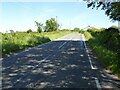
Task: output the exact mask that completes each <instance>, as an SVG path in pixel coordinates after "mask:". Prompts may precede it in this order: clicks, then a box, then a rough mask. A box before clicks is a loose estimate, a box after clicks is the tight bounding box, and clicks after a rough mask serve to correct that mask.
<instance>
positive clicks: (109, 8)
mask: <svg viewBox="0 0 120 90" xmlns="http://www.w3.org/2000/svg"><path fill="white" fill-rule="evenodd" d="M84 1H87V3H88V4H87V6H88V8H89V7H92V9H93V8H95V7H96V8H97V9H98V8H99V7H101V9H102V10H105V14H106V15H107V16H109V18H110V19H112V20H117V21H120V1H118V2H114V0H112V1H111V2H108V1H107V0H104V2H103V1H99V0H92V1H91V2H90V0H84Z"/></svg>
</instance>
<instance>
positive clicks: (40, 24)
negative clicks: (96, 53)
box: [35, 21, 43, 33]
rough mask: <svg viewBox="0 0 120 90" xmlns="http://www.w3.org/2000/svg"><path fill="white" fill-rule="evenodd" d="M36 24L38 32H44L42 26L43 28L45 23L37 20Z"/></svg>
mask: <svg viewBox="0 0 120 90" xmlns="http://www.w3.org/2000/svg"><path fill="white" fill-rule="evenodd" d="M35 23H36V26H37V32H38V33H41V32H42V28H43V24H42V23H39V22H36V21H35Z"/></svg>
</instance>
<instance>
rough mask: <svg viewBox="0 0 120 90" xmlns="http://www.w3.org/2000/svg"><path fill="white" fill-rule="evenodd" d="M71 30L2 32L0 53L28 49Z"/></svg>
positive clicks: (5, 53) (4, 53)
mask: <svg viewBox="0 0 120 90" xmlns="http://www.w3.org/2000/svg"><path fill="white" fill-rule="evenodd" d="M71 32H72V31H68V30H66V31H65V30H64V31H62V30H61V31H52V32H42V33H37V32H30V33H27V32H11V33H4V34H3V33H2V55H3V56H4V55H7V54H10V53H14V52H18V51H20V50H24V49H28V48H30V47H34V46H37V45H40V44H43V43H46V42H49V41H52V40H55V39H57V38H59V37H61V36H64V35H66V34H69V33H71Z"/></svg>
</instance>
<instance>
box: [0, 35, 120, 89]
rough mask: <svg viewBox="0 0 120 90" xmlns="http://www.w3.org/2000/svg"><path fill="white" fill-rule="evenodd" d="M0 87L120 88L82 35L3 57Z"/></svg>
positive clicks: (116, 80) (67, 36)
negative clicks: (0, 83)
mask: <svg viewBox="0 0 120 90" xmlns="http://www.w3.org/2000/svg"><path fill="white" fill-rule="evenodd" d="M2 88H3V89H5V88H38V89H39V88H86V89H87V88H95V89H98V90H101V89H103V88H108V89H109V88H112V89H115V90H116V89H120V80H119V79H118V78H116V77H115V76H113V75H111V74H109V73H107V72H106V70H105V69H104V68H102V66H101V64H100V62H99V61H98V60H97V57H95V56H94V55H93V54H92V53H91V51H90V50H89V48H87V47H86V43H85V40H84V35H82V34H77V33H74V34H69V35H66V36H64V37H62V38H59V39H57V40H55V41H52V42H49V43H46V44H43V45H40V46H37V47H34V48H31V49H28V50H25V51H22V52H19V53H16V54H14V55H11V56H8V57H5V58H3V59H2Z"/></svg>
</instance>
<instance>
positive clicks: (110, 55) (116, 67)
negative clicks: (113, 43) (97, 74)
mask: <svg viewBox="0 0 120 90" xmlns="http://www.w3.org/2000/svg"><path fill="white" fill-rule="evenodd" d="M84 35H85V37H86V40H88V45H89V46H90V47H91V48H92V50H93V52H94V53H95V54H96V55H97V57H98V58H99V60H101V61H102V63H103V64H104V66H105V67H106V69H108V70H110V71H111V72H112V73H113V74H115V75H117V76H118V77H120V63H119V58H118V55H117V53H116V52H114V51H111V50H109V49H107V48H106V47H104V46H103V45H101V43H100V41H99V39H98V38H96V37H92V35H91V33H89V32H85V33H84Z"/></svg>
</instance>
